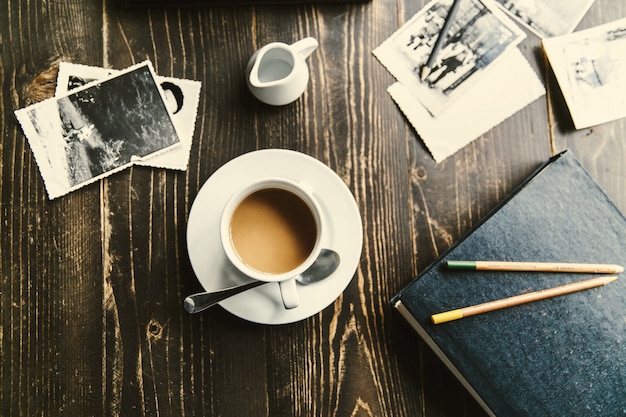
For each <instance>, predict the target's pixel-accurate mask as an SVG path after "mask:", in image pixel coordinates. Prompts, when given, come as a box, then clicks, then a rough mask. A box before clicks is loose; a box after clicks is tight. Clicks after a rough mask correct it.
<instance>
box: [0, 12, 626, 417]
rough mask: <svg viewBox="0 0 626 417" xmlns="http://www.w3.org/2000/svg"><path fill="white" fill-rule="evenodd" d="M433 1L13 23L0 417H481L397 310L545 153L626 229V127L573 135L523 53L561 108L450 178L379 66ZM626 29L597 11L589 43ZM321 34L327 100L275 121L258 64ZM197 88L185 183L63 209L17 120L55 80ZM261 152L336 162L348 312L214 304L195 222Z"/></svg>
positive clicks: (128, 187)
mask: <svg viewBox="0 0 626 417" xmlns="http://www.w3.org/2000/svg"><path fill="white" fill-rule="evenodd" d="M425 3H426V1H425V0H419V1H409V0H372V1H371V2H368V3H359V4H337V5H330V4H324V5H322V4H320V5H299V6H287V5H283V6H279V7H276V6H257V7H232V8H228V7H227V8H200V9H186V10H178V9H175V8H171V9H153V10H122V9H119V8H117V7H116V6H115V4H114V3H113V2H112V1H111V0H103V1H87V0H75V1H71V2H68V1H43V0H2V4H1V5H0V44H1V55H0V81H1V83H2V101H1V102H0V107H1V109H0V110H1V113H0V114H1V117H0V130H1V131H2V140H1V142H0V151H1V155H2V159H1V167H2V174H1V177H0V192H1V199H2V201H1V206H2V212H1V216H2V218H1V222H0V231H1V236H2V237H1V241H0V242H1V243H0V266H1V273H2V275H1V280H0V291H1V293H0V294H1V310H0V315H1V321H0V323H1V324H0V326H1V327H0V341H1V345H0V360H1V363H0V381H1V387H2V389H1V390H0V404H1V408H0V414H1V415H2V416H35V415H37V416H62V415H63V416H112V415H121V416H132V415H149V416H265V415H268V416H292V415H293V416H314V415H315V416H394V417H399V416H468V415H471V416H475V415H483V414H482V411H481V410H480V409H479V407H478V406H477V404H476V403H475V402H474V400H473V399H472V398H471V397H470V396H469V395H468V394H467V393H466V391H465V390H464V389H463V388H462V387H461V386H460V385H459V384H458V383H457V382H456V380H455V379H454V377H452V376H451V374H450V373H448V371H447V370H446V369H445V367H444V366H443V365H442V363H441V362H440V361H439V360H438V359H437V358H436V357H435V356H434V354H433V353H432V352H431V351H430V350H429V348H428V347H426V345H425V344H423V343H422V342H421V341H420V339H419V338H418V337H417V336H416V335H415V334H414V333H413V331H412V329H411V328H410V327H409V326H408V325H407V324H406V323H405V322H404V321H403V320H402V319H401V318H400V317H399V315H398V314H397V313H396V312H395V311H394V310H393V309H392V307H391V305H390V302H389V300H390V299H391V298H392V296H394V295H395V294H396V293H397V292H398V291H399V290H400V289H402V288H403V287H404V286H405V285H407V284H408V283H409V282H410V281H411V279H412V278H413V277H414V276H415V275H416V274H417V273H418V272H419V271H420V270H422V269H423V268H424V267H426V266H427V265H428V264H429V263H431V262H432V261H433V260H435V258H436V257H437V256H438V255H439V254H440V253H442V251H443V250H445V249H446V248H447V247H448V246H449V245H450V244H451V243H453V242H454V241H455V240H456V239H458V238H459V237H460V236H461V235H462V234H463V233H464V232H465V231H467V230H468V229H469V228H470V227H471V226H472V225H473V224H475V223H476V222H477V221H478V220H479V219H480V218H481V217H482V216H484V215H485V214H486V213H487V212H488V211H489V209H491V208H492V207H493V206H494V205H495V204H496V203H497V202H498V201H500V200H501V199H503V198H504V196H505V195H506V194H507V192H509V191H510V190H511V189H512V188H513V187H515V186H516V185H517V184H518V183H520V182H521V181H522V179H523V178H524V177H525V176H526V175H528V174H529V173H530V172H531V171H532V170H533V169H534V168H535V167H537V166H538V164H540V163H541V162H543V161H544V160H546V159H547V158H548V157H549V156H551V155H553V154H555V153H556V152H558V151H561V150H563V149H565V148H571V149H572V150H573V151H574V152H575V154H576V155H577V157H578V158H579V159H580V160H581V162H582V163H583V165H584V166H585V167H586V168H587V169H588V170H589V171H590V173H591V174H592V176H593V177H595V179H596V180H597V181H598V182H599V183H600V184H601V185H602V186H603V187H604V188H605V190H606V191H607V193H608V194H609V195H610V197H611V198H613V199H614V200H615V202H616V203H617V205H618V206H619V207H620V208H621V209H622V210H623V211H626V194H625V193H624V192H623V189H624V187H625V186H626V164H624V159H625V157H626V138H625V137H624V134H625V133H626V121H625V120H618V121H615V122H611V123H606V124H603V125H601V126H597V127H594V128H590V129H584V130H580V131H575V130H574V128H573V125H572V122H571V119H570V118H569V115H568V113H567V109H566V107H565V105H564V101H563V98H562V96H561V93H560V90H559V88H558V86H557V85H556V82H555V79H554V76H553V75H552V74H551V71H550V69H549V68H548V67H547V66H546V63H545V61H544V59H543V56H542V54H541V52H540V50H539V49H538V47H539V45H540V42H539V40H538V39H537V38H536V37H534V36H532V35H529V36H528V38H527V39H526V40H525V41H524V43H523V44H522V46H521V49H522V51H523V53H524V54H525V56H526V57H527V58H528V59H529V61H530V62H531V64H532V65H533V67H534V68H536V70H537V72H538V74H539V75H540V77H541V78H542V80H543V81H545V83H546V86H547V88H548V95H547V96H546V97H544V98H542V99H540V100H537V101H536V102H534V103H532V104H531V105H529V106H528V107H526V108H524V109H523V110H522V111H520V112H519V113H517V114H516V115H514V116H513V117H511V118H510V119H508V120H506V121H505V122H503V123H502V124H500V125H499V126H497V127H496V128H494V129H493V130H491V131H489V132H488V133H487V134H485V135H484V136H483V137H481V138H479V139H478V140H476V141H475V142H473V143H472V144H470V145H469V146H467V147H466V148H464V149H463V150H461V151H460V152H458V153H456V154H455V155H454V156H452V157H451V158H449V159H447V160H445V161H444V162H442V163H440V164H436V163H435V162H434V161H433V160H432V158H431V157H430V155H429V154H428V152H427V150H426V148H425V147H424V145H423V144H422V143H421V142H420V140H419V137H418V136H417V134H416V132H415V131H414V130H413V129H412V128H411V127H410V125H409V124H408V123H407V121H406V119H405V118H404V117H403V115H402V114H401V112H400V111H398V109H397V108H396V106H395V104H394V103H393V102H392V100H391V99H390V98H389V96H388V95H387V93H386V88H387V87H388V86H389V85H390V84H391V83H392V81H393V78H392V77H391V76H390V75H389V74H388V73H387V71H386V70H385V69H384V68H383V67H382V66H381V65H380V64H379V63H378V61H377V60H376V59H375V58H374V57H373V56H372V54H371V51H372V50H373V49H374V48H375V47H376V46H378V45H379V44H380V43H381V42H382V41H383V40H385V39H386V38H387V37H388V36H389V35H391V34H392V33H393V32H394V31H395V30H396V29H397V28H398V27H399V26H400V25H401V24H402V23H403V22H405V21H406V20H407V19H408V18H410V17H411V16H412V15H413V14H414V13H416V12H417V11H418V10H419V9H420V8H421V7H422V6H423V5H424V4H425ZM625 16H626V4H625V3H624V2H621V1H616V0H597V1H596V2H595V3H594V4H593V6H592V7H591V9H590V10H589V12H588V13H587V15H586V16H585V18H584V20H583V22H582V23H581V25H580V27H581V28H582V27H590V26H594V25H597V24H600V23H605V22H609V21H612V20H614V19H616V18H618V17H625ZM305 36H313V37H315V38H317V39H318V41H319V43H320V47H319V49H318V50H317V51H316V52H315V53H314V54H313V55H312V56H311V57H310V58H309V60H308V62H309V65H310V68H311V83H310V85H309V88H308V89H307V91H306V93H305V94H304V96H303V97H302V98H301V99H300V100H299V101H297V102H296V103H294V104H292V105H289V106H285V107H280V108H271V107H269V106H265V105H262V104H260V103H259V102H257V101H255V100H254V99H253V98H252V97H251V95H250V93H249V92H248V90H247V89H246V86H245V83H244V77H243V68H244V66H245V63H246V62H247V60H248V58H249V56H250V55H251V53H252V52H253V51H254V50H256V49H257V48H258V47H260V46H261V45H264V44H266V43H268V42H270V41H275V40H280V41H284V42H287V43H291V42H293V41H296V40H298V39H300V38H303V37H305ZM145 59H150V60H151V61H152V63H153V64H154V67H155V69H156V72H157V73H158V74H159V75H164V76H174V77H179V78H190V79H197V80H201V81H202V83H203V85H202V88H203V90H202V95H201V99H200V105H199V112H198V117H197V125H196V134H195V136H194V143H193V148H192V151H191V160H190V165H189V168H188V170H187V171H186V172H175V171H168V170H160V169H151V168H145V167H133V168H130V169H127V170H125V171H123V172H120V173H117V174H115V175H113V176H111V177H109V178H108V179H105V180H102V181H99V182H97V183H95V184H92V185H90V186H87V187H85V188H83V189H80V190H78V191H75V192H72V193H70V194H69V195H67V196H65V197H62V198H59V199H58V200H53V201H49V200H48V198H47V197H46V193H45V189H44V184H43V181H42V179H41V176H40V174H39V171H38V168H37V165H36V163H35V160H34V157H33V155H32V152H31V149H30V148H29V145H28V143H27V141H26V139H25V137H24V135H23V133H22V131H21V129H20V127H19V126H18V124H17V121H16V119H15V117H14V116H13V111H14V110H15V109H17V108H21V107H24V106H26V105H28V104H31V103H33V102H36V101H39V100H41V99H43V98H46V97H49V96H51V95H52V94H53V90H54V85H55V73H56V69H57V64H58V62H59V61H62V60H65V61H71V62H76V63H82V64H87V65H97V66H105V67H111V68H125V67H127V66H129V65H131V64H133V63H136V62H140V61H143V60H145ZM263 148H286V149H293V150H297V151H300V152H303V153H306V154H309V155H311V156H314V157H315V158H317V159H319V160H320V161H322V162H324V163H325V164H327V165H328V166H329V167H330V168H331V169H332V170H334V171H335V172H336V173H337V174H338V175H339V176H340V177H341V178H342V179H343V181H344V182H345V183H346V185H347V186H348V187H349V189H350V190H351V192H352V193H353V195H354V197H355V199H356V201H357V204H358V207H359V210H360V212H361V215H362V219H363V232H364V242H363V252H362V256H361V260H360V264H359V266H358V269H357V271H356V274H355V276H354V278H353V280H352V281H351V283H350V284H349V285H348V287H347V288H346V290H345V291H344V292H343V294H342V295H341V296H340V297H339V298H338V299H337V300H336V301H335V302H334V303H333V304H332V305H331V306H329V307H328V308H326V309H324V310H323V311H322V312H320V313H319V314H316V315H314V316H313V317H311V318H309V319H306V320H303V321H300V322H297V323H293V324H288V325H280V326H267V325H258V324H252V323H249V322H246V321H243V320H241V319H239V318H237V317H235V316H233V315H231V314H230V313H228V312H226V311H225V310H223V309H222V308H221V307H217V308H214V309H212V310H210V311H207V312H204V313H202V314H198V315H189V314H187V313H186V312H185V311H184V309H183V308H182V303H181V301H182V299H183V298H184V296H186V295H188V294H190V293H192V292H195V291H198V290H200V289H201V286H200V284H199V283H198V281H197V279H196V278H195V277H194V274H193V271H192V269H191V266H190V262H189V260H188V257H187V247H186V240H185V235H186V222H187V219H188V215H189V210H190V207H191V204H192V202H193V201H194V197H195V196H196V195H197V193H198V191H199V189H200V187H201V186H202V184H203V183H204V182H205V181H206V180H207V178H209V176H210V175H211V174H212V173H213V172H215V171H216V170H217V169H218V168H219V167H221V166H222V165H223V164H225V163H226V162H227V161H229V160H231V159H233V158H234V157H236V156H238V155H241V154H243V153H246V152H249V151H253V150H256V149H263Z"/></svg>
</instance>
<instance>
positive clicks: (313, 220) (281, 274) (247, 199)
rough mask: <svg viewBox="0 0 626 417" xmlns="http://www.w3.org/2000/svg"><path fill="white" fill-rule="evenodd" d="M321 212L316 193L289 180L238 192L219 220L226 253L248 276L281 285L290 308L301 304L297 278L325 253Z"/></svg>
mask: <svg viewBox="0 0 626 417" xmlns="http://www.w3.org/2000/svg"><path fill="white" fill-rule="evenodd" d="M323 223H324V222H323V216H322V210H321V208H320V206H319V203H318V202H317V200H316V198H315V196H314V194H313V190H312V189H311V188H310V187H309V186H308V185H307V184H304V183H299V182H295V181H292V180H290V179H287V178H280V177H271V178H262V179H259V180H257V181H254V182H252V183H250V184H247V185H245V186H244V187H242V188H240V189H239V190H236V191H235V192H234V193H233V195H232V196H231V197H230V199H229V200H228V201H227V203H226V205H225V206H224V210H223V211H222V216H221V219H220V237H221V241H222V247H223V248H224V252H225V253H226V256H227V257H228V259H229V260H230V262H231V263H232V264H233V265H234V266H235V267H236V268H237V269H238V270H239V271H240V272H241V273H243V274H245V275H247V276H248V277H250V278H254V279H257V280H261V281H266V282H277V283H278V284H279V285H280V292H281V297H282V301H283V304H284V306H285V308H287V309H292V308H296V307H298V305H299V303H300V301H299V296H298V290H297V287H296V280H295V278H296V277H297V276H298V275H300V274H301V273H302V272H304V271H306V269H307V268H309V267H310V266H311V265H312V264H313V263H314V262H315V260H316V259H317V258H318V256H319V254H320V251H321V249H322V241H323V239H322V237H323V236H322V234H323V230H324V225H323Z"/></svg>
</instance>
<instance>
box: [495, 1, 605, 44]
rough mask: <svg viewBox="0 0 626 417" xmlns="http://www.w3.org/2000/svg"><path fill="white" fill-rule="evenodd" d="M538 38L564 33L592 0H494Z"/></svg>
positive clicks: (580, 16) (573, 25)
mask: <svg viewBox="0 0 626 417" xmlns="http://www.w3.org/2000/svg"><path fill="white" fill-rule="evenodd" d="M495 1H496V2H497V3H498V4H499V5H500V6H501V7H502V8H503V9H504V10H505V11H506V12H508V13H509V14H510V15H511V16H513V17H514V18H515V19H517V20H518V21H519V22H521V23H522V24H523V25H524V26H526V27H527V28H528V29H530V30H531V31H533V32H534V33H535V34H536V35H537V36H539V37H540V38H550V37H553V36H561V35H566V34H568V33H570V32H572V31H573V30H574V29H575V28H576V26H578V23H580V21H581V20H582V18H583V16H585V13H587V10H589V7H591V5H592V4H593V1H594V0H550V1H546V0H495Z"/></svg>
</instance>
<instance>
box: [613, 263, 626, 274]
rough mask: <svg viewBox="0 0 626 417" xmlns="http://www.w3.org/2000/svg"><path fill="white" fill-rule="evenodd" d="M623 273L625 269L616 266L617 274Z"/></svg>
mask: <svg viewBox="0 0 626 417" xmlns="http://www.w3.org/2000/svg"><path fill="white" fill-rule="evenodd" d="M621 272H624V267H623V266H621V265H615V273H616V274H619V273H621Z"/></svg>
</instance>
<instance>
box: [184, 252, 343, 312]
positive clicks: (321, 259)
mask: <svg viewBox="0 0 626 417" xmlns="http://www.w3.org/2000/svg"><path fill="white" fill-rule="evenodd" d="M339 262H340V258H339V254H338V253H337V252H335V251H333V250H331V249H322V250H321V251H320V254H319V256H318V257H317V259H316V260H315V262H313V264H312V265H311V266H310V267H309V268H308V269H307V270H306V271H304V272H303V273H302V274H300V275H298V276H297V277H296V281H298V282H299V283H300V284H303V285H309V284H313V283H315V282H319V281H322V280H323V279H325V278H328V277H329V276H330V275H331V274H332V273H333V272H335V270H336V269H337V267H338V266H339ZM263 284H268V282H265V281H252V282H249V283H247V284H243V285H237V286H234V287H230V288H224V289H221V290H217V291H207V292H200V293H196V294H192V295H190V296H188V297H186V298H185V300H184V301H183V305H184V307H185V310H187V311H188V312H189V313H199V312H200V311H203V310H206V309H207V308H209V307H212V306H214V305H215V304H217V303H219V302H220V301H223V300H225V299H227V298H229V297H232V296H234V295H237V294H240V293H242V292H244V291H248V290H250V289H252V288H256V287H258V286H260V285H263Z"/></svg>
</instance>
